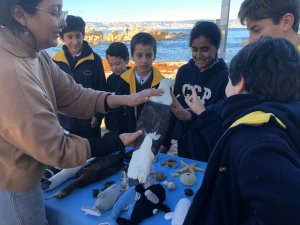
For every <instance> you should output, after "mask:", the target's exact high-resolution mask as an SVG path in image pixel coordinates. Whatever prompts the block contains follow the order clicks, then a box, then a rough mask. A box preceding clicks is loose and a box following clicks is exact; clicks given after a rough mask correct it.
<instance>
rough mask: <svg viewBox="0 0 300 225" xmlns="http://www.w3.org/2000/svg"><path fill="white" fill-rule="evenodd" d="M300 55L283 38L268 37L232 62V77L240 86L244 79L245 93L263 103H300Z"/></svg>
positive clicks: (244, 51) (233, 83)
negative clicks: (267, 101) (263, 101)
mask: <svg viewBox="0 0 300 225" xmlns="http://www.w3.org/2000/svg"><path fill="white" fill-rule="evenodd" d="M299 71H300V55H299V52H298V50H297V49H296V48H295V46H294V45H293V44H292V43H291V42H289V41H288V40H286V39H283V38H271V37H264V38H262V39H260V40H259V41H257V42H254V43H251V44H249V45H247V46H245V47H244V48H243V49H242V50H240V51H239V52H238V54H237V55H236V56H234V58H233V59H232V60H231V63H230V66H229V78H230V80H231V82H232V85H236V84H237V83H238V82H239V81H240V80H241V79H242V77H243V79H244V85H245V87H244V88H245V91H246V92H247V93H249V94H251V95H255V96H257V97H259V98H260V99H262V100H272V101H280V102H291V101H296V100H300V92H299V90H300V76H299Z"/></svg>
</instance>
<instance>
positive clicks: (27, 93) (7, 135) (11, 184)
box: [0, 27, 107, 192]
mask: <svg viewBox="0 0 300 225" xmlns="http://www.w3.org/2000/svg"><path fill="white" fill-rule="evenodd" d="M106 94H107V93H105V92H99V91H94V90H92V89H84V88H83V87H82V86H81V85H78V84H76V82H75V81H74V80H73V78H72V77H71V76H68V75H66V74H64V72H63V71H62V70H60V69H59V67H58V66H57V65H56V64H55V63H53V62H52V60H51V58H50V56H49V55H48V54H47V53H46V52H45V51H40V52H36V51H34V49H33V48H30V45H28V44H25V43H24V42H23V41H21V40H20V39H18V38H17V37H15V36H14V35H13V34H12V33H11V32H10V31H9V30H7V29H6V28H3V27H0V107H1V113H0V171H1V172H0V188H3V189H6V190H9V191H15V192H22V191H28V190H30V189H31V188H33V187H34V186H36V185H37V184H38V182H40V179H41V177H42V174H43V172H44V167H45V166H44V165H52V166H58V167H61V168H68V167H74V166H77V165H80V164H83V163H84V162H85V161H86V159H88V158H89V157H90V155H91V153H90V146H89V143H88V141H87V140H86V139H83V138H80V137H79V136H75V135H66V134H64V131H63V129H62V128H61V127H60V125H59V122H58V120H57V112H58V111H60V112H61V113H64V114H67V115H69V116H73V117H80V118H91V117H92V115H94V113H95V112H101V113H104V112H105V110H104V98H105V96H106Z"/></svg>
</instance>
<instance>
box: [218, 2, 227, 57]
mask: <svg viewBox="0 0 300 225" xmlns="http://www.w3.org/2000/svg"><path fill="white" fill-rule="evenodd" d="M229 11H230V0H222V6H221V19H220V21H219V23H218V24H219V27H220V29H221V33H222V40H221V45H220V48H219V56H220V57H221V58H223V59H224V60H225V58H226V43H227V33H228V23H229Z"/></svg>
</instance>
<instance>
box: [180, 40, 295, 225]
mask: <svg viewBox="0 0 300 225" xmlns="http://www.w3.org/2000/svg"><path fill="white" fill-rule="evenodd" d="M299 71H300V57H299V53H298V51H297V49H296V48H295V47H294V45H293V44H292V43H291V42H289V41H287V40H285V39H281V38H277V39H271V38H267V37H266V38H263V39H262V40H260V41H258V42H255V43H252V44H249V45H248V46H246V47H244V48H243V49H242V50H241V51H240V52H239V53H238V54H237V55H236V56H235V57H234V58H233V59H232V61H231V63H230V74H229V82H228V84H227V87H226V95H227V97H228V98H227V99H226V100H225V101H224V102H223V104H222V108H221V114H220V115H221V117H222V127H223V128H224V129H225V130H226V132H225V133H224V134H223V135H222V137H221V138H220V139H219V141H218V143H217V145H216V146H215V148H214V151H213V152H212V154H211V156H210V159H209V161H208V165H207V168H206V172H205V176H204V179H203V183H202V186H201V188H200V189H199V191H198V192H197V194H196V196H195V198H194V200H193V203H192V205H191V207H190V210H189V212H188V214H187V216H186V219H185V222H184V224H185V225H187V224H189V225H190V224H202V225H206V224H207V225H210V224H219V225H240V224H243V225H248V224H249V225H250V224H251V225H252V224H266V225H267V224H273V225H282V224H289V225H297V224H299V221H300V214H299V207H300V202H299V199H300V192H299V190H300V181H299V179H297V177H299V176H300V151H299V149H300V141H299V136H300V119H299V114H300V93H299V90H300V76H299ZM189 100H191V99H189ZM283 193H284V194H283Z"/></svg>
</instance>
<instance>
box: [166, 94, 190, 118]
mask: <svg viewBox="0 0 300 225" xmlns="http://www.w3.org/2000/svg"><path fill="white" fill-rule="evenodd" d="M172 100H173V102H172V106H171V107H172V112H173V114H174V115H175V116H176V118H177V119H179V120H191V119H192V114H191V113H190V112H189V111H188V110H187V109H185V108H183V107H182V105H181V104H180V103H179V101H178V100H177V98H176V97H175V95H174V94H173V93H172Z"/></svg>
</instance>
